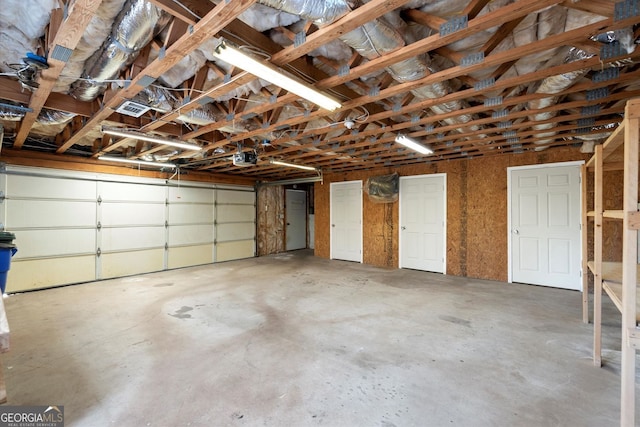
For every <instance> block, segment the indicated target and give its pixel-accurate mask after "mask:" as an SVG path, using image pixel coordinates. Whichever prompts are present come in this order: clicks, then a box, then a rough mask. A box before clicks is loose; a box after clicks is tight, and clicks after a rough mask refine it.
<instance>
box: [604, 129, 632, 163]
mask: <svg viewBox="0 0 640 427" xmlns="http://www.w3.org/2000/svg"><path fill="white" fill-rule="evenodd" d="M625 124H626V123H625V122H624V121H623V122H622V123H621V124H620V126H618V127H617V128H616V129H615V130H614V131H613V133H612V134H611V135H610V136H609V138H607V140H606V141H605V143H604V144H603V146H602V159H603V161H606V160H607V157H609V156H610V155H611V154H612V153H614V152H615V151H616V150H617V149H618V147H621V146H622V145H623V143H624V127H625Z"/></svg>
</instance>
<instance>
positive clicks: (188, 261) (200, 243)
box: [167, 186, 215, 268]
mask: <svg viewBox="0 0 640 427" xmlns="http://www.w3.org/2000/svg"><path fill="white" fill-rule="evenodd" d="M214 195H215V193H214V190H213V189H211V188H197V187H184V186H180V187H170V188H169V203H168V209H169V211H168V216H169V222H168V224H169V226H168V236H167V241H168V254H167V256H168V260H167V263H168V266H169V268H178V267H186V266H190V265H198V264H209V263H212V262H213V261H214V260H213V255H214V252H213V243H214V238H215V230H214V227H213V225H214V203H213V201H214Z"/></svg>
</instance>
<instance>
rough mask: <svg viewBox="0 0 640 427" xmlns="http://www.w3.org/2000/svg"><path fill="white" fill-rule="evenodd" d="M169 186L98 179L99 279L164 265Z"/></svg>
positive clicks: (148, 270) (143, 271)
mask: <svg viewBox="0 0 640 427" xmlns="http://www.w3.org/2000/svg"><path fill="white" fill-rule="evenodd" d="M165 205H166V187H165V186H160V185H149V184H131V183H123V182H98V247H99V249H100V250H99V257H98V258H99V261H100V263H99V265H100V266H101V268H100V270H99V271H100V276H99V277H98V278H99V279H108V278H111V277H121V276H127V275H131V274H139V273H149V272H151V271H160V270H162V269H163V268H164V246H165V240H166V239H165Z"/></svg>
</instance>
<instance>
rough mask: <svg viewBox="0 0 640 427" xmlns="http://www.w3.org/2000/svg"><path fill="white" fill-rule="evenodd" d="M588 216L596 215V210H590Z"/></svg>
mask: <svg viewBox="0 0 640 427" xmlns="http://www.w3.org/2000/svg"><path fill="white" fill-rule="evenodd" d="M587 216H596V213H595V212H594V211H589V212H587Z"/></svg>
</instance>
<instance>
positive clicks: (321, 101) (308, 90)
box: [213, 42, 342, 111]
mask: <svg viewBox="0 0 640 427" xmlns="http://www.w3.org/2000/svg"><path fill="white" fill-rule="evenodd" d="M213 55H214V56H216V57H217V58H219V59H221V60H222V61H224V62H226V63H227V64H231V65H233V66H234V67H238V68H241V69H243V70H245V71H246V72H248V73H251V74H253V75H254V76H256V77H259V78H261V79H264V80H266V81H268V82H270V83H273V84H274V85H276V86H280V87H281V88H283V89H285V90H287V91H288V92H291V93H295V94H296V95H298V96H300V97H301V98H304V99H306V100H308V101H311V102H313V103H314V104H317V105H319V106H320V107H322V108H324V109H325V110H329V111H333V110H337V109H338V108H340V107H341V106H342V105H340V103H339V102H338V101H336V100H335V99H332V98H330V97H328V96H327V95H325V94H323V93H321V92H318V91H317V90H315V89H314V88H312V87H310V86H309V85H308V84H306V83H302V82H300V81H298V80H296V79H294V78H292V77H289V76H287V75H285V74H284V73H283V72H282V71H281V70H279V69H278V68H277V67H274V66H273V65H271V64H269V63H267V62H265V61H259V60H257V59H254V58H252V57H251V56H249V55H247V54H246V53H244V52H243V51H241V50H240V49H236V48H234V47H232V46H229V45H227V44H226V43H225V42H222V43H220V44H219V45H218V46H217V47H216V48H215V50H214V52H213Z"/></svg>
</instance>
